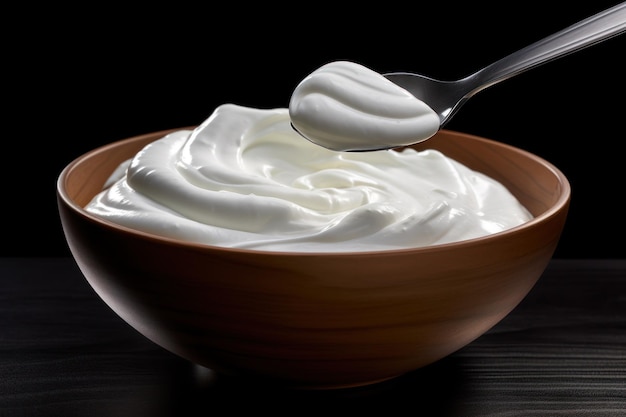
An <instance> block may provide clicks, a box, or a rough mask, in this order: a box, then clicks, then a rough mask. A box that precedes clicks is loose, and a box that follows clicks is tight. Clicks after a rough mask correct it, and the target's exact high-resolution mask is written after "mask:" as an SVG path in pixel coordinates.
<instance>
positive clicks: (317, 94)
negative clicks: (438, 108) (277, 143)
mask: <svg viewBox="0 0 626 417" xmlns="http://www.w3.org/2000/svg"><path fill="white" fill-rule="evenodd" d="M289 117H290V119H291V124H292V126H293V127H294V128H295V129H296V130H297V131H298V132H299V133H300V134H301V135H302V136H304V137H305V138H307V139H308V140H310V141H311V142H313V143H316V144H318V145H320V146H323V147H325V148H328V149H331V150H334V151H362V150H377V149H386V148H390V147H398V146H406V145H410V144H413V143H417V142H421V141H422V140H425V139H428V138H430V137H431V136H433V135H434V134H435V133H437V131H438V130H439V126H440V120H439V116H438V115H437V113H436V112H435V111H434V110H433V109H431V108H430V107H429V106H428V105H427V104H426V103H424V102H423V101H421V100H419V99H418V98H416V97H415V96H413V95H412V94H411V93H409V92H408V91H407V90H405V89H404V88H402V87H400V86H399V85H397V84H394V83H393V82H391V81H389V80H388V79H387V78H385V77H384V76H383V75H382V74H379V73H378V72H376V71H373V70H371V69H369V68H367V67H365V66H363V65H360V64H357V63H355V62H350V61H334V62H330V63H328V64H326V65H323V66H322V67H320V68H318V69H317V70H316V71H314V72H312V73H311V74H310V75H308V76H307V77H306V78H304V79H303V80H302V81H301V82H300V83H299V84H298V85H297V86H296V88H295V89H294V91H293V93H292V95H291V99H290V101H289Z"/></svg>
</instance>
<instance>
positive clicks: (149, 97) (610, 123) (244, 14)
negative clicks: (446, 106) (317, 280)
mask: <svg viewBox="0 0 626 417" xmlns="http://www.w3.org/2000/svg"><path fill="white" fill-rule="evenodd" d="M574 4H575V5H574ZM615 4H617V2H602V1H596V2H584V3H580V2H579V3H568V2H552V3H550V4H549V5H548V4H547V2H537V1H528V2H523V3H519V4H517V3H515V4H513V3H502V6H501V7H495V8H494V6H493V4H492V3H491V4H489V3H487V2H485V3H484V4H483V3H480V2H478V3H476V2H468V4H465V5H462V6H459V5H451V4H449V2H445V3H443V2H442V3H437V4H433V5H429V6H427V7H426V6H423V5H421V4H420V3H416V4H410V5H408V4H407V6H402V5H401V4H391V3H390V4H376V5H374V6H373V7H372V8H369V7H366V6H359V7H358V8H355V7H352V8H351V7H350V6H341V7H340V6H339V4H337V3H335V4H329V5H328V4H309V3H305V5H304V6H302V5H296V4H293V5H283V6H277V5H276V6H275V5H272V4H265V3H263V4H262V5H261V6H254V7H250V6H246V5H244V4H241V3H237V4H232V5H229V4H226V5H220V10H219V11H218V10H217V8H215V6H210V5H209V4H200V7H190V6H189V7H185V8H183V7H177V8H173V7H172V6H171V5H163V6H156V5H152V6H150V7H151V9H134V10H133V9H130V8H119V9H112V8H106V7H104V6H89V7H88V8H78V9H77V8H73V9H60V8H59V7H58V6H54V7H50V9H48V10H46V9H43V8H42V6H38V7H37V8H34V7H33V9H32V10H14V11H13V12H10V13H9V12H7V13H5V19H4V20H5V21H6V22H7V23H8V22H10V25H4V27H3V29H2V31H3V32H4V33H3V49H4V52H3V68H4V71H3V72H4V76H3V77H4V83H3V84H4V85H3V102H4V103H3V104H4V106H3V107H4V109H5V110H3V125H4V126H5V130H4V136H3V141H2V147H3V157H2V160H3V162H2V170H3V173H2V178H3V180H4V186H3V197H2V200H3V202H2V205H1V206H0V207H2V217H1V219H2V221H3V223H4V230H5V233H4V239H3V241H4V243H3V246H2V255H3V256H66V255H69V250H68V249H67V246H66V244H65V240H64V238H63V233H62V229H61V226H60V222H59V218H58V212H57V208H56V197H55V187H56V180H57V177H58V174H59V173H60V171H61V170H62V169H63V167H64V166H65V165H66V164H68V163H69V162H70V161H71V160H73V159H74V158H76V157H78V156H79V155H81V154H82V153H84V152H86V151H88V150H90V149H92V148H94V147H97V146H100V145H104V144H106V143H109V142H112V141H116V140H119V139H124V138H126V137H129V136H133V135H137V134H142V133H148V132H152V131H156V130H161V129H169V128H176V127H183V126H189V125H195V124H198V123H200V122H202V121H203V120H204V119H205V118H206V117H207V116H209V115H210V114H211V112H212V111H213V110H214V108H215V107H217V106H218V105H220V104H223V103H235V104H240V105H246V106H253V107H258V108H273V107H286V106H287V105H288V101H289V97H290V94H291V91H292V90H293V88H294V87H295V85H296V84H297V83H298V82H299V81H300V80H301V79H302V78H304V77H305V76H306V75H308V74H309V73H310V72H312V71H313V70H315V69H317V68H318V67H319V66H321V65H323V64H324V63H327V62H330V61H334V60H339V59H346V60H351V61H356V62H359V63H361V64H363V65H365V66H368V67H370V68H372V69H374V70H376V71H378V72H381V73H384V72H390V71H412V72H420V73H423V74H426V75H429V76H432V77H435V78H440V79H447V80H451V79H457V78H461V77H463V76H465V75H468V74H470V73H472V72H474V71H476V70H478V69H480V68H482V67H484V66H486V65H488V64H490V63H491V62H493V61H495V60H497V59H499V58H502V57H503V56H505V55H507V54H508V53H511V52H514V51H515V50H517V49H520V48H522V47H524V46H526V45H528V44H530V43H532V42H534V41H537V40H539V39H541V38H543V37H544V36H548V35H550V34H552V33H553V32H556V31H558V30H560V29H563V28H565V27H566V26H569V25H570V24H573V23H576V22H577V21H579V20H581V19H583V18H585V17H587V16H590V15H592V14H594V13H597V12H599V11H601V10H602V9H604V8H606V7H610V6H612V5H615ZM43 7H45V6H43ZM27 8H28V7H27ZM211 8H215V10H211ZM625 47H626V36H624V35H622V36H620V37H617V38H613V39H610V40H608V41H606V42H603V43H601V44H598V45H595V46H592V47H590V48H587V49H585V50H583V51H580V52H577V53H575V54H572V55H569V56H566V57H563V58H560V59H558V60H556V61H553V62H551V63H548V64H545V65H543V66H541V67H538V68H536V69H533V70H532V71H529V72H526V73H524V74H521V75H519V76H517V77H514V78H512V79H510V80H507V81H505V82H503V83H500V84H497V85H495V86H492V87H490V88H488V89H487V90H485V91H483V92H481V93H479V94H478V95H476V96H475V97H474V98H472V99H471V100H470V101H469V102H468V103H467V104H465V106H464V107H463V108H462V109H461V110H460V111H459V113H457V115H456V116H455V118H454V119H452V121H451V122H450V123H449V124H448V125H447V128H448V129H452V130H459V131H463V132H467V133H471V134H475V135H479V136H484V137H488V138H491V139H497V140H499V141H502V142H505V143H509V144H511V145H514V146H518V147H521V148H523V149H526V150H528V151H530V152H533V153H535V154H537V155H539V156H541V157H543V158H545V159H547V160H549V161H550V162H552V163H553V164H554V165H556V166H557V167H558V168H559V169H561V170H562V171H563V172H564V173H565V175H566V176H567V177H568V178H569V180H570V183H571V186H572V205H571V209H570V214H569V218H568V223H567V225H566V229H565V232H564V235H563V237H562V239H561V242H560V244H559V247H558V249H557V252H556V254H555V257H561V258H622V257H624V254H625V253H624V244H623V242H622V238H623V236H624V235H625V234H626V227H625V226H624V216H625V215H624V203H623V200H624V173H623V168H624V165H625V160H624V157H623V151H622V148H623V142H624V139H625V138H626V134H625V133H624V132H625V130H624V110H625V109H626V104H625V103H624V97H625V96H626V80H625V79H624V76H625V74H626V64H624V52H625V51H626V48H625Z"/></svg>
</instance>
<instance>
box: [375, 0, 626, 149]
mask: <svg viewBox="0 0 626 417" xmlns="http://www.w3.org/2000/svg"><path fill="white" fill-rule="evenodd" d="M624 32H626V2H623V3H620V4H618V5H616V6H613V7H611V8H609V9H606V10H604V11H602V12H600V13H597V14H595V15H593V16H591V17H588V18H586V19H584V20H581V21H580V22H578V23H576V24H574V25H571V26H569V27H567V28H565V29H563V30H561V31H559V32H556V33H554V34H552V35H550V36H548V37H546V38H544V39H542V40H540V41H537V42H535V43H533V44H531V45H529V46H527V47H525V48H523V49H520V50H518V51H517V52H514V53H512V54H510V55H507V56H506V57H504V58H502V59H500V60H498V61H496V62H494V63H492V64H491V65H489V66H487V67H484V68H483V69H481V70H479V71H477V72H475V73H474V74H471V75H469V76H467V77H465V78H463V79H460V80H456V81H441V80H436V79H433V78H430V77H426V76H424V75H420V74H413V73H407V72H396V73H389V74H384V76H385V77H386V78H387V79H388V80H390V81H392V82H394V83H395V84H397V85H399V86H400V87H402V88H404V89H405V90H407V91H408V92H410V93H411V94H413V95H414V96H415V97H416V98H418V99H420V100H422V101H423V102H425V103H426V104H428V105H429V106H430V108H432V109H433V110H434V111H435V112H436V113H437V114H438V115H439V119H440V121H441V123H440V128H443V127H444V126H445V125H446V123H448V121H449V120H450V119H451V118H452V116H453V115H454V114H455V113H456V112H457V111H458V110H459V109H460V108H461V106H462V105H463V104H465V103H466V102H467V100H469V99H470V98H471V97H472V96H474V95H475V94H476V93H478V92H480V91H482V90H484V89H485V88H487V87H490V86H492V85H494V84H497V83H499V82H501V81H504V80H506V79H509V78H511V77H513V76H515V75H518V74H521V73H522V72H525V71H527V70H529V69H531V68H535V67H537V66H538V65H541V64H544V63H546V62H549V61H552V60H554V59H557V58H560V57H563V56H565V55H567V54H570V53H572V52H576V51H579V50H581V49H583V48H585V47H588V46H591V45H594V44H596V43H599V42H601V41H604V40H607V39H609V38H612V37H614V36H617V35H620V34H622V33H624ZM426 139H428V138H423V139H421V140H420V138H417V139H416V142H415V143H418V142H421V141H423V140H426ZM363 145H364V147H369V146H368V144H363Z"/></svg>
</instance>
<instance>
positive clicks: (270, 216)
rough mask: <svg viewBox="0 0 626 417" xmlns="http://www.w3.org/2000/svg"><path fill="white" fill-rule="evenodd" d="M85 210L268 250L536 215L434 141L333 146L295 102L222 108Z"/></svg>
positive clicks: (416, 236) (362, 242)
mask: <svg viewBox="0 0 626 417" xmlns="http://www.w3.org/2000/svg"><path fill="white" fill-rule="evenodd" d="M86 210H87V211H89V212H91V213H93V214H95V215H98V216H101V217H103V218H106V219H108V220H110V221H112V222H115V223H118V224H121V225H125V226H128V227H130V228H134V229H138V230H142V231H145V232H149V233H152V234H156V235H161V236H166V237H170V238H175V239H181V240H185V241H190V242H196V243H204V244H208V245H215V246H223V247H238V248H249V249H255V250H267V251H292V252H295V251H300V252H339V251H343V252H346V251H359V252H360V251H373V250H386V249H399V248H410V247H419V246H426V245H435V244H439V243H446V242H453V241H459V240H463V239H470V238H474V237H479V236H483V235H487V234H491V233H495V232H498V231H501V230H505V229H507V228H510V227H514V226H516V225H519V224H521V223H523V222H525V221H527V220H529V219H530V218H531V216H530V214H529V213H528V212H527V210H526V209H525V208H524V207H522V206H521V205H520V203H519V202H518V201H517V200H516V199H515V198H514V197H513V196H512V195H511V194H510V193H509V192H508V191H507V190H506V189H505V188H504V187H503V186H502V185H501V184H499V183H497V182H495V181H493V180H492V179H490V178H488V177H486V176H485V175H483V174H481V173H478V172H474V171H471V170H470V169H468V168H467V167H465V166H463V165H461V164H459V163H458V162H455V161H454V160H451V159H449V158H447V157H446V156H444V155H443V154H441V153H440V152H438V151H436V150H427V151H422V152H417V151H414V150H412V149H406V150H404V151H402V152H397V151H393V150H384V151H376V152H358V153H354V152H335V151H331V150H328V149H325V148H323V147H320V146H317V145H315V144H313V143H310V142H308V141H306V140H304V139H302V138H300V137H299V135H298V134H297V133H295V132H294V131H293V129H292V128H291V126H290V118H289V114H288V110H287V109H283V108H279V109H269V110H262V109H253V108H247V107H242V106H238V105H233V104H225V105H222V106H220V107H218V108H217V109H216V110H215V112H214V113H213V114H212V115H211V116H210V117H209V118H208V119H207V120H206V121H205V122H204V123H202V124H201V125H200V126H198V127H197V128H196V129H194V130H181V131H177V132H174V133H172V134H169V135H167V136H165V137H163V138H162V139H159V140H156V141H155V142H153V143H151V144H149V145H148V146H146V147H145V148H144V149H143V150H141V151H140V152H139V153H138V154H137V155H136V156H135V157H134V158H132V159H131V160H129V161H127V163H126V164H123V165H122V166H120V168H119V169H118V170H117V171H116V173H115V174H113V176H112V177H111V179H110V181H109V183H108V184H107V188H106V189H105V190H103V192H102V193H100V194H99V195H97V196H96V197H95V198H94V199H93V200H92V201H91V202H90V203H89V204H88V205H87V206H86Z"/></svg>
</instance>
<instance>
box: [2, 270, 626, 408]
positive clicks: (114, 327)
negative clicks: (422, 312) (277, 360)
mask: <svg viewBox="0 0 626 417" xmlns="http://www.w3.org/2000/svg"><path fill="white" fill-rule="evenodd" d="M0 289H1V291H0V416H2V417H4V416H170V415H171V416H179V417H182V416H196V415H234V414H236V415H243V414H241V413H243V412H246V411H252V412H254V414H258V413H262V412H266V413H267V412H271V413H273V414H274V415H275V414H283V415H293V416H299V415H312V414H315V415H320V413H324V414H333V412H342V413H346V412H349V413H350V415H355V414H356V413H359V414H363V413H364V412H367V411H369V412H371V413H378V412H380V411H383V412H384V413H383V414H385V415H396V414H398V415H399V414H402V415H426V416H462V417H471V416H481V417H488V416H507V417H510V416H593V417H598V416H626V259H623V260H621V259H620V260H591V259H589V260H562V259H556V260H553V261H552V262H551V263H550V265H549V267H548V269H547V271H546V272H545V274H544V275H543V276H542V277H541V279H540V280H539V283H538V284H537V285H536V286H535V288H533V290H532V291H531V293H530V294H529V295H528V296H527V297H526V299H524V301H522V303H521V304H520V305H519V306H518V307H517V308H516V309H515V310H514V311H513V312H512V313H511V314H510V315H509V316H508V317H506V318H505V319H504V320H503V321H502V322H500V323H499V324H498V325H497V326H495V327H494V328H493V329H492V330H490V331H489V332H488V333H486V334H485V335H483V336H482V337H480V338H479V339H477V340H476V341H474V342H473V343H471V344H470V345H468V346H466V347H465V348H463V349H461V350H460V351H458V352H456V353H454V354H453V355H450V356H449V357H447V358H445V359H442V360H441V361H439V362H437V363H435V364H433V365H431V366H428V367H426V368H423V369H420V370H417V371H415V372H412V373H410V374H407V375H405V376H402V377H399V378H397V379H395V380H392V381H387V382H384V383H381V384H378V385H373V386H368V387H361V388H351V389H344V390H330V391H295V390H280V389H276V388H271V387H267V386H262V385H259V384H252V383H247V382H245V381H241V380H234V379H229V378H226V377H223V376H220V375H216V374H214V373H213V372H211V371H210V370H208V369H205V368H200V367H197V366H195V365H193V364H190V363H189V362H187V361H185V360H183V359H181V358H179V357H177V356H175V355H173V354H171V353H169V352H168V351H166V350H164V349H162V348H160V347H159V346H157V345H155V344H154V343H152V342H150V341H149V340H147V339H145V338H144V337H143V336H141V335H140V334H139V333H138V332H136V331H135V330H134V329H133V328H131V327H130V326H129V325H127V324H126V323H125V322H124V321H122V320H121V319H120V318H119V317H118V316H117V315H116V314H115V313H113V311H112V310H110V309H109V308H108V306H106V305H105V304H104V302H102V301H101V300H100V299H99V298H98V297H97V295H96V294H95V292H93V290H92V289H91V287H89V285H88V284H87V282H86V281H85V279H84V278H83V277H82V275H81V273H80V271H79V270H78V268H77V267H76V265H75V264H74V261H73V260H72V259H70V258H0ZM249 414H251V413H249ZM322 415H323V414H322ZM333 415H334V414H333ZM366 415H368V414H366ZM369 415H371V414H369Z"/></svg>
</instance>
